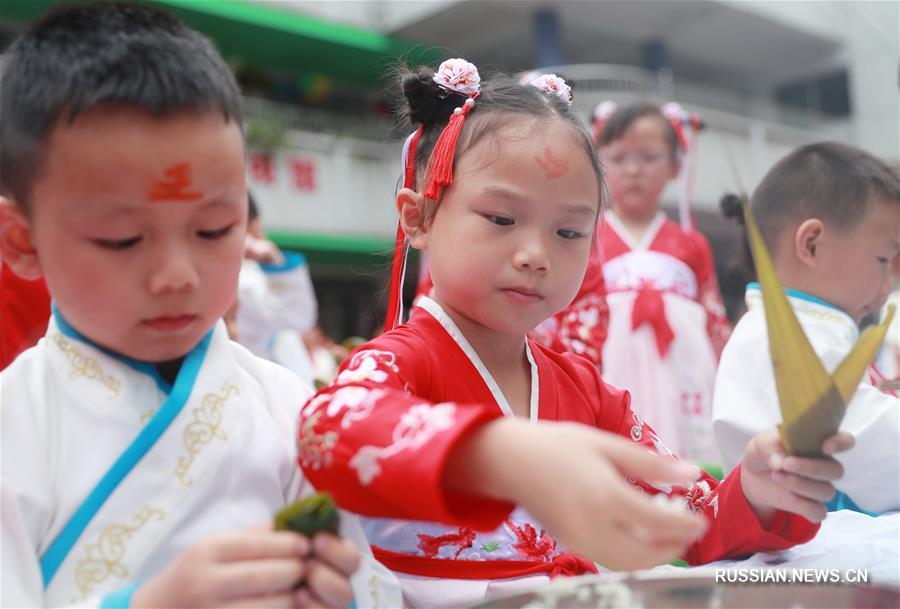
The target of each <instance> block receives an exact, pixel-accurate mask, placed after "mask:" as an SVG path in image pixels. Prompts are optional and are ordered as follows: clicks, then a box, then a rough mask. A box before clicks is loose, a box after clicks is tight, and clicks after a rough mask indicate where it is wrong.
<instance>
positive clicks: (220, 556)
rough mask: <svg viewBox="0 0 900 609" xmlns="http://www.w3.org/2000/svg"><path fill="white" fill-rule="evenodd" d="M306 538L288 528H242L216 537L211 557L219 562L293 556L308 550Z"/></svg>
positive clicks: (300, 554)
mask: <svg viewBox="0 0 900 609" xmlns="http://www.w3.org/2000/svg"><path fill="white" fill-rule="evenodd" d="M309 549H310V548H309V540H308V539H307V538H306V537H304V536H303V535H300V534H298V533H294V532H291V531H266V530H263V529H258V530H254V531H242V532H239V533H234V534H232V535H223V536H221V537H218V538H216V540H215V542H214V543H213V544H211V552H212V554H213V557H214V558H215V559H216V560H218V561H221V562H228V561H236V560H254V559H258V558H294V557H301V556H306V555H307V554H308V553H309Z"/></svg>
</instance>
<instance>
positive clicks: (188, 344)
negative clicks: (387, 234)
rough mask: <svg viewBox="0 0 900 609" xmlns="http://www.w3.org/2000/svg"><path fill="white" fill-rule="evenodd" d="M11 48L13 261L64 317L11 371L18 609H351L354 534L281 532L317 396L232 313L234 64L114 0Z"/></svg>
mask: <svg viewBox="0 0 900 609" xmlns="http://www.w3.org/2000/svg"><path fill="white" fill-rule="evenodd" d="M4 59H5V61H4V69H3V75H2V83H0V89H2V91H3V95H2V96H0V134H2V146H0V193H2V197H0V254H2V257H3V261H4V264H9V266H10V268H11V269H12V270H13V271H14V272H15V273H16V274H18V275H19V276H21V277H23V278H26V279H36V278H38V277H40V276H43V277H44V278H46V282H47V286H48V288H49V291H50V294H51V295H52V297H53V301H54V303H55V306H54V309H53V313H52V317H51V319H50V323H49V327H48V328H47V333H46V336H45V337H44V338H43V339H41V341H40V342H39V343H38V344H37V345H36V346H35V347H33V348H32V349H30V350H28V351H26V352H25V353H23V354H22V355H21V356H20V357H19V358H18V359H16V361H15V362H13V364H12V365H11V366H10V367H8V368H7V369H6V370H4V371H3V372H2V374H0V384H2V392H3V395H2V402H3V408H2V411H0V416H2V422H0V434H2V442H0V444H2V476H0V491H2V505H3V509H2V536H0V546H2V564H3V572H2V594H3V597H2V604H3V606H7V607H39V606H89V607H99V606H104V607H107V606H110V607H111V606H115V607H127V606H131V607H187V606H192V607H194V606H196V607H200V606H224V605H235V604H240V605H243V606H283V607H291V606H312V605H315V606H331V607H336V608H341V609H343V608H344V607H346V606H347V605H348V604H349V602H350V601H351V587H350V582H349V579H348V578H349V575H350V574H351V573H352V572H353V571H354V570H355V568H356V565H357V563H358V562H359V553H358V551H357V549H355V548H354V547H353V544H351V543H350V542H348V541H341V540H339V539H337V538H335V537H334V536H331V535H327V534H322V535H318V536H316V537H315V538H314V539H306V538H305V537H303V536H301V535H299V534H296V533H292V532H276V531H274V530H272V527H271V524H270V523H271V522H272V518H273V515H274V513H275V512H276V511H277V510H279V509H280V508H282V507H284V506H285V505H286V504H287V503H289V502H291V501H293V500H294V499H295V498H297V497H298V495H300V494H301V493H303V492H308V491H309V490H311V487H310V485H309V484H308V483H306V482H305V481H304V480H303V478H302V476H300V475H299V472H298V471H297V469H296V466H295V465H294V462H295V456H296V448H295V446H294V443H293V442H292V435H293V432H294V429H295V420H296V419H295V413H296V402H297V399H298V397H300V396H304V395H309V393H310V389H309V388H308V387H306V386H305V385H304V384H303V383H302V382H300V381H299V380H298V379H297V378H296V377H295V376H294V375H292V374H291V373H289V372H288V371H286V370H284V369H282V368H280V367H278V366H276V365H274V364H272V363H270V362H267V361H265V360H262V359H260V358H257V357H255V356H253V355H252V354H250V352H248V351H247V350H246V349H244V348H243V347H241V346H239V345H237V344H235V343H232V342H230V341H229V340H228V337H227V335H226V332H225V328H224V325H223V324H222V323H220V322H219V319H220V318H221V317H222V315H223V313H224V312H225V310H226V309H227V308H228V306H229V304H230V303H231V302H232V300H233V297H234V294H235V290H236V289H237V282H238V273H239V270H240V265H241V260H242V258H243V253H244V236H245V230H246V224H247V186H246V182H245V178H244V176H245V156H244V145H243V139H242V132H241V110H240V106H241V99H240V93H239V91H238V88H237V84H236V83H235V81H234V78H233V76H232V75H231V72H230V71H229V69H228V67H227V66H226V65H225V63H224V61H223V60H222V58H221V57H220V56H219V55H218V53H217V52H216V51H215V49H214V48H213V47H212V45H211V44H210V43H209V41H207V40H206V39H205V38H203V37H202V36H200V35H199V34H197V33H196V32H194V31H192V30H190V29H188V28H187V27H186V26H184V25H183V24H182V23H181V22H179V21H178V20H176V19H175V18H173V17H172V16H170V15H168V14H167V13H164V12H161V11H159V10H157V9H154V8H151V7H142V6H138V5H128V4H113V3H104V4H95V5H87V6H65V7H62V8H60V9H58V10H55V11H53V12H51V13H49V14H48V15H46V16H44V17H43V18H41V19H39V20H38V21H37V22H35V23H34V24H33V25H31V26H30V27H29V28H28V29H26V31H25V32H24V33H23V34H22V36H21V37H20V38H19V39H18V40H17V41H16V42H15V43H13V45H12V46H11V47H10V49H9V52H8V54H7V55H6V56H5V57H4ZM344 524H345V527H344V531H343V532H344V534H345V536H354V535H355V536H356V539H357V540H358V542H359V544H360V546H361V547H362V548H364V549H365V548H367V545H366V543H365V538H364V536H363V535H362V531H361V529H360V528H359V524H358V522H357V521H356V520H355V519H354V518H353V517H352V516H350V515H347V517H346V518H344ZM249 527H254V528H249ZM354 527H355V528H354ZM379 578H380V579H379ZM353 581H354V589H355V590H356V591H357V594H356V599H357V602H358V603H359V604H361V605H370V604H374V601H372V600H371V598H372V590H375V591H378V589H379V588H380V587H382V584H381V583H379V582H386V583H387V584H388V585H389V584H390V582H391V581H392V578H391V576H390V574H389V573H388V572H387V571H386V570H384V569H383V567H381V566H380V565H378V564H377V563H376V562H375V561H374V560H373V559H372V558H371V555H369V556H368V558H366V559H364V561H363V567H362V568H361V569H360V570H359V572H358V573H357V575H356V576H355V579H354V580H353ZM298 585H299V589H298V587H297V586H298ZM394 585H396V584H394ZM379 594H381V593H379ZM393 598H394V597H392V596H388V593H387V592H385V593H384V594H381V596H380V598H379V599H376V600H377V601H378V603H379V604H381V605H382V606H383V605H384V604H385V603H388V602H391V599H393Z"/></svg>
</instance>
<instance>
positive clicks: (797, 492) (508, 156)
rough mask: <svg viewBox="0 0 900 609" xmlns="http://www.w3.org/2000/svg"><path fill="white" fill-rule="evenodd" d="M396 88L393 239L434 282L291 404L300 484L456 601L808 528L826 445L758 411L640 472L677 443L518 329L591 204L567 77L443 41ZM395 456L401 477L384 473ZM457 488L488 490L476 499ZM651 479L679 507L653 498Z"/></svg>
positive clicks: (552, 279)
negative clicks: (739, 458)
mask: <svg viewBox="0 0 900 609" xmlns="http://www.w3.org/2000/svg"><path fill="white" fill-rule="evenodd" d="M402 90H403V93H404V96H405V99H406V102H407V104H408V105H407V107H408V116H409V118H410V119H411V121H412V122H413V123H417V124H418V125H419V128H418V129H417V130H416V131H415V133H414V134H413V135H411V136H410V138H409V139H408V141H407V144H406V146H404V149H405V150H406V153H405V155H404V175H405V177H404V188H402V189H401V190H400V191H399V193H398V194H397V199H396V204H397V209H398V212H399V215H400V223H401V227H402V229H403V234H405V235H406V238H407V240H408V242H409V243H410V244H411V245H412V246H413V247H415V248H417V249H422V250H427V251H428V252H429V265H430V271H431V276H432V279H433V281H434V293H433V298H429V297H423V298H421V300H420V304H419V306H418V307H417V308H416V309H415V310H414V311H413V314H412V317H411V318H410V320H409V322H408V323H407V324H404V325H401V326H399V327H396V328H394V329H392V330H389V331H387V332H386V333H384V334H383V335H381V336H379V337H378V338H376V339H374V340H372V341H370V342H369V343H367V344H365V345H363V346H361V347H359V348H358V349H357V350H356V351H354V352H353V353H352V354H351V357H350V358H349V359H348V360H347V361H346V362H345V363H344V365H343V366H342V370H341V372H340V374H339V375H338V378H337V379H336V381H335V383H334V384H332V385H331V386H330V387H327V388H325V389H323V390H322V391H320V392H319V393H318V394H317V395H316V396H315V397H314V398H313V399H311V400H310V401H309V402H308V403H307V404H306V406H305V407H304V408H303V410H302V412H301V421H300V434H299V437H298V444H299V452H300V454H299V459H300V464H301V465H302V466H303V468H304V471H305V472H306V474H307V475H308V476H309V478H310V480H312V481H313V483H314V484H315V485H316V487H317V488H322V489H327V490H328V491H330V492H332V493H333V494H334V495H335V496H336V498H337V499H338V501H339V503H341V504H342V505H344V506H345V507H347V508H348V509H351V510H354V511H357V512H361V513H365V514H369V515H373V516H377V518H372V519H369V520H367V522H366V525H365V528H366V532H367V536H368V538H369V541H370V543H371V544H372V545H373V551H374V552H375V555H376V556H377V557H378V559H379V560H381V561H382V562H383V563H384V564H386V565H387V566H389V567H390V568H391V569H392V570H394V571H395V572H396V573H397V574H398V576H399V577H400V578H401V583H402V584H403V587H404V593H405V599H406V603H407V604H408V605H410V606H459V605H461V604H464V603H466V602H471V601H474V600H477V599H478V598H481V597H483V596H484V595H485V593H486V592H488V591H491V590H497V589H500V588H502V587H504V586H507V585H513V586H519V585H521V584H522V581H521V580H522V579H523V578H529V577H537V578H546V577H548V576H549V577H553V576H556V575H577V574H581V573H586V572H593V571H595V566H594V563H593V562H591V561H592V560H597V561H600V562H601V563H603V564H604V565H605V566H607V567H611V568H625V569H629V568H637V567H641V566H649V565H652V564H658V563H659V562H663V561H665V560H667V559H669V558H671V557H674V555H677V554H680V555H682V556H684V557H685V558H686V559H687V560H688V561H689V562H691V563H693V564H697V563H703V562H706V561H710V560H716V559H719V558H724V557H728V556H739V555H745V554H748V553H752V552H754V551H763V550H774V549H778V548H785V547H789V546H791V545H793V544H796V543H799V542H801V541H804V540H807V539H809V538H810V537H811V536H812V535H813V534H814V533H815V531H816V530H817V525H815V524H812V522H811V521H813V522H818V521H819V520H821V519H822V518H823V517H824V515H825V511H824V509H823V508H822V506H821V504H820V503H819V501H820V500H821V499H822V498H824V497H826V496H827V495H829V494H830V493H833V487H832V486H831V484H830V483H829V482H828V480H829V479H831V478H832V477H833V476H837V475H839V473H840V469H839V467H838V466H837V462H836V461H834V460H833V459H830V458H828V459H823V460H821V461H819V460H812V459H800V458H795V457H791V458H787V459H785V458H783V451H782V449H781V447H780V443H779V441H778V439H777V434H776V432H775V431H774V429H773V430H771V431H768V432H764V433H761V434H759V435H758V436H757V437H756V438H755V439H754V441H753V442H752V443H751V445H750V446H749V447H748V449H747V451H746V453H745V460H744V462H743V465H742V467H741V468H739V470H738V471H736V472H735V473H733V474H732V475H731V476H729V477H728V478H726V479H725V480H724V481H723V482H722V483H721V484H719V483H718V482H717V481H716V480H714V479H713V478H711V477H709V476H708V475H705V474H704V475H703V477H702V479H699V480H695V481H694V482H692V483H690V484H687V483H686V482H685V481H684V480H680V481H675V480H673V479H672V478H673V476H674V475H676V472H675V470H670V471H669V472H662V471H658V472H656V473H651V471H650V470H651V469H653V468H655V467H657V465H658V462H656V461H648V459H650V458H652V457H654V455H655V454H659V455H665V456H667V457H668V459H667V461H668V462H669V463H670V464H671V465H674V464H675V463H677V461H676V460H675V459H674V458H673V457H672V454H671V453H670V452H669V451H668V450H667V449H666V448H665V446H664V445H663V443H662V442H660V440H659V438H658V437H657V436H656V433H655V432H654V431H653V429H652V428H651V427H650V426H649V425H647V424H646V423H645V422H644V420H643V418H642V417H640V416H638V415H637V413H635V412H634V411H633V410H632V409H631V408H630V407H629V396H628V394H627V393H626V392H621V391H618V390H616V389H613V388H612V387H610V386H609V385H607V384H605V383H604V382H603V380H602V379H601V378H600V376H599V374H598V371H597V367H596V366H595V365H594V364H593V363H592V362H591V361H589V360H587V359H585V358H582V357H580V356H577V355H573V354H558V353H556V352H554V351H552V350H550V349H548V348H546V347H543V346H541V345H540V344H538V343H536V342H535V341H533V340H530V339H528V338H527V333H528V332H529V331H530V330H531V329H532V328H533V327H534V326H535V325H536V324H537V323H539V322H540V321H541V320H543V319H546V318H548V317H550V316H552V315H553V314H555V313H556V312H557V311H559V310H561V309H563V308H564V307H566V305H568V304H569V302H570V301H571V299H572V298H573V297H574V296H575V294H576V293H577V292H578V290H579V286H580V285H581V284H582V279H583V275H584V271H585V268H586V265H587V262H588V256H589V254H590V252H591V248H592V241H593V235H594V233H595V227H596V222H597V219H598V216H599V213H600V208H601V193H602V192H603V179H602V173H601V170H600V166H599V164H598V161H597V158H596V156H595V154H594V150H593V145H592V142H591V138H590V134H589V133H588V131H587V129H586V127H585V126H584V125H583V123H582V122H581V121H580V119H579V118H578V117H577V116H576V115H575V114H574V113H573V112H572V110H571V108H570V102H569V95H568V87H567V86H566V85H565V83H564V82H562V81H561V79H557V78H555V77H553V78H551V77H549V76H548V77H545V78H543V79H540V80H538V81H537V82H535V83H534V86H530V85H519V84H515V83H514V82H512V81H509V80H507V79H504V78H502V77H498V78H497V79H496V80H494V81H492V82H490V83H488V84H486V85H485V86H484V87H480V78H479V76H478V73H477V71H476V70H475V67H474V66H472V65H471V64H469V63H467V62H465V61H463V60H461V59H455V60H448V61H446V62H444V63H443V64H442V65H441V68H440V69H439V70H438V72H437V73H436V74H435V73H434V72H432V71H431V70H430V69H427V68H420V69H418V70H416V71H414V72H408V73H406V74H404V76H403V77H402ZM395 251H401V252H402V251H403V248H402V242H401V243H400V244H398V248H397V250H395ZM394 268H395V269H397V268H402V264H396V265H395V267H394ZM396 296H398V295H397V294H395V297H396ZM395 310H396V309H395ZM612 357H615V355H612ZM618 436H624V437H618ZM848 441H851V442H852V440H849V438H848V436H846V435H838V436H835V437H833V438H830V439H829V440H828V441H827V442H826V451H827V452H828V453H829V454H830V452H831V451H833V450H835V449H839V448H841V447H842V446H846V443H848ZM635 449H637V450H635ZM770 467H774V469H775V470H777V472H778V473H781V474H783V479H781V480H779V481H777V482H776V481H775V480H773V478H772V476H773V474H774V473H775V472H773V470H772V469H770ZM398 472H415V476H411V477H410V478H409V479H408V480H407V481H406V483H405V484H398V483H397V482H398V480H397V474H398ZM695 475H696V474H695ZM634 487H637V488H634ZM638 491H641V492H638ZM473 493H477V494H481V495H487V496H489V497H494V498H496V499H497V500H498V501H497V502H495V503H494V504H482V505H480V506H475V505H473V504H472V499H471V497H472V494H473ZM653 494H659V498H660V499H666V500H667V501H668V499H669V498H671V499H672V500H673V501H674V502H676V503H678V504H679V505H680V506H682V507H684V508H687V509H686V510H685V509H681V510H676V511H675V512H672V511H665V512H664V511H663V510H662V509H661V508H660V507H659V506H657V505H654V502H653V501H651V498H650V495H653ZM667 496H668V497H667ZM501 500H511V501H514V502H516V503H517V504H518V505H519V506H520V507H516V508H515V509H513V508H514V506H512V505H510V504H508V503H505V502H503V501H501ZM385 502H390V503H391V509H381V508H377V507H374V506H380V505H383V504H384V503H385ZM782 510H784V511H782ZM691 513H693V514H691ZM700 515H702V519H701V520H699V521H698V519H697V517H698V516H700ZM441 523H448V524H441ZM704 523H705V524H704ZM701 528H704V529H705V534H703V535H702V537H700V538H697V536H698V535H700V534H701ZM688 544H690V545H688ZM574 552H579V553H581V554H583V556H580V555H578V554H575V553H574ZM589 559H590V560H589ZM544 581H546V580H545V579H544Z"/></svg>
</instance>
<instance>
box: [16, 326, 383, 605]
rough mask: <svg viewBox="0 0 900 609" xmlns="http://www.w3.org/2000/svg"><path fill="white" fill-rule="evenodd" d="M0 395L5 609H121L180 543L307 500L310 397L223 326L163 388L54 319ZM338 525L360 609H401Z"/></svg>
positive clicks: (135, 365) (347, 518) (353, 534)
mask: <svg viewBox="0 0 900 609" xmlns="http://www.w3.org/2000/svg"><path fill="white" fill-rule="evenodd" d="M0 387H2V401H3V407H2V423H0V432H2V480H0V485H2V510H0V513H2V544H0V545H2V562H3V573H2V605H3V606H4V607H41V606H93V607H98V606H125V605H126V604H127V602H128V599H129V598H130V593H131V592H132V591H133V590H134V587H135V586H137V585H140V584H141V583H142V582H145V581H147V580H149V579H151V578H152V577H154V576H156V575H157V574H159V573H160V572H161V571H162V570H163V569H164V568H165V567H166V566H167V565H168V564H169V563H170V561H172V560H173V559H174V558H175V557H177V556H178V555H179V554H180V553H181V552H183V551H184V550H185V549H186V548H188V547H189V546H190V545H192V544H193V543H195V542H197V541H199V540H201V539H204V538H206V537H209V536H211V535H216V534H220V533H227V532H231V531H236V530H238V529H242V528H246V527H250V526H254V525H259V524H261V523H264V522H266V521H270V520H271V519H272V516H273V514H274V513H275V512H276V511H277V510H278V509H279V508H281V507H283V506H284V505H285V504H287V503H288V502H290V501H293V500H294V499H296V498H297V497H298V496H299V495H301V494H305V493H308V492H312V490H313V489H312V487H311V485H310V484H309V483H308V482H305V481H304V478H303V476H302V474H301V472H300V470H299V469H298V467H297V465H296V446H295V442H294V436H295V433H296V432H295V428H296V412H297V410H298V406H299V405H300V404H301V403H302V402H303V401H304V399H306V398H307V397H308V396H309V395H310V390H309V388H308V387H307V386H306V385H305V384H304V383H303V382H301V381H300V380H299V379H298V378H296V377H295V376H294V375H293V374H291V373H290V372H289V371H287V370H285V369H283V368H280V367H279V366H276V365H275V364H272V363H270V362H267V361H265V360H263V359H261V358H258V357H256V356H254V355H252V354H251V353H250V352H249V351H247V350H246V349H244V348H243V347H241V346H240V345H238V344H236V343H233V342H231V341H229V340H228V337H227V333H226V330H225V326H224V324H222V323H221V322H220V323H219V324H218V325H217V326H216V327H215V328H214V329H213V330H212V331H211V332H210V333H209V334H208V335H207V336H206V337H205V338H204V339H203V340H202V341H201V342H200V344H198V345H197V347H195V348H194V350H193V351H191V352H190V353H189V354H188V355H187V356H186V357H185V359H184V362H183V364H182V366H181V370H180V372H179V374H178V377H177V379H176V381H175V383H174V385H172V386H170V385H169V384H168V383H167V382H166V381H165V380H164V379H163V378H162V377H160V375H159V374H158V373H157V372H156V370H155V368H154V367H153V366H151V365H149V364H146V363H142V362H137V361H133V360H129V359H127V358H124V357H122V356H118V355H115V354H111V353H109V352H107V351H105V350H104V349H102V348H100V347H98V346H96V345H94V344H92V343H91V342H90V341H88V340H86V339H84V338H83V337H81V336H80V335H79V334H78V332H77V331H76V330H75V329H74V328H72V327H71V326H69V325H68V324H67V323H66V322H65V320H64V319H62V318H61V317H60V316H59V314H58V312H55V313H54V315H53V317H52V319H51V321H50V325H49V328H48V330H47V334H46V336H45V337H44V338H43V339H41V341H40V342H39V343H38V345H36V346H35V347H33V348H32V349H30V350H29V351H27V352H25V353H24V354H23V355H21V356H20V357H19V358H18V359H17V360H16V361H15V362H14V364H13V365H12V366H10V367H9V368H7V369H6V370H4V371H3V373H2V375H0ZM169 419H170V420H171V423H170V424H168V425H167V420H169ZM157 429H162V430H163V431H162V433H161V434H156V435H157V436H158V439H156V440H155V441H154V440H153V436H154V432H155V430H157ZM114 463H115V464H116V465H113V464H114ZM117 473H121V476H120V478H121V482H120V483H119V484H117V485H116V484H115V483H114V482H113V483H111V484H110V483H109V481H110V479H115V478H116V476H117ZM101 478H102V479H103V480H102V481H101ZM98 482H99V484H98ZM106 491H108V492H106ZM104 494H105V495H107V496H105V497H104ZM80 506H81V507H80ZM73 514H74V515H75V517H74V518H73ZM79 522H82V523H85V522H86V526H85V527H83V530H81V531H80V533H79V532H78V527H75V528H74V529H73V528H72V527H73V524H72V523H75V524H77V523H79ZM342 523H343V531H342V534H343V535H344V536H346V537H348V538H350V539H353V541H354V542H356V543H357V545H358V546H359V547H360V550H361V552H362V553H363V556H364V560H363V561H362V563H363V566H362V567H361V569H360V571H359V572H358V573H357V574H356V575H354V578H353V583H354V593H355V596H356V603H357V606H360V607H362V606H376V605H377V606H382V607H383V606H388V605H391V604H395V603H398V602H399V599H400V597H399V587H397V584H396V580H395V579H394V578H393V576H392V575H390V574H389V572H387V571H386V569H384V567H381V565H379V564H378V563H377V562H375V561H374V559H372V558H371V552H369V550H368V546H367V544H366V542H365V538H364V535H363V534H362V530H361V528H360V526H359V524H358V522H357V520H356V518H355V517H354V516H352V515H350V514H346V513H345V514H343V519H342ZM73 530H74V531H75V533H74V534H73V536H72V537H71V538H69V537H67V536H68V535H70V534H71V533H72V531H73ZM63 531H64V534H63V535H62V536H60V533H61V532H63ZM66 539H70V541H71V543H67V542H66Z"/></svg>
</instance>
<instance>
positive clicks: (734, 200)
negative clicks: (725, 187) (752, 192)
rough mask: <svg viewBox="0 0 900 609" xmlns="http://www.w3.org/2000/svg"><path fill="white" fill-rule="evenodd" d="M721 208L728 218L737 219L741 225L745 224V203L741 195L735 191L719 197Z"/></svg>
mask: <svg viewBox="0 0 900 609" xmlns="http://www.w3.org/2000/svg"><path fill="white" fill-rule="evenodd" d="M719 209H721V210H722V215H723V216H725V217H726V218H731V219H733V220H735V221H736V222H737V223H738V224H740V225H741V226H743V225H744V205H743V199H742V198H741V197H740V196H738V195H736V194H734V193H727V194H725V195H724V196H723V197H722V198H721V199H719Z"/></svg>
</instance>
